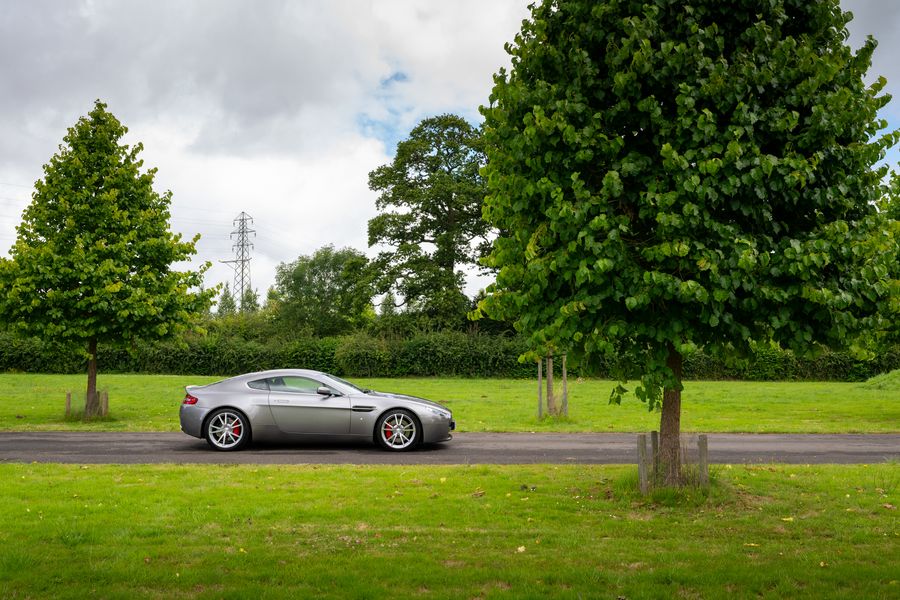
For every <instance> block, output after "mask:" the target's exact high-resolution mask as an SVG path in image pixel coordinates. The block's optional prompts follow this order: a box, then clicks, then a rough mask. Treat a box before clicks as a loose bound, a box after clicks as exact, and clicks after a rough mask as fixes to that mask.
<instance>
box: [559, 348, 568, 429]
mask: <svg viewBox="0 0 900 600" xmlns="http://www.w3.org/2000/svg"><path fill="white" fill-rule="evenodd" d="M562 378H563V391H562V409H561V411H560V412H561V414H562V416H564V417H568V416H569V380H568V375H567V373H566V355H565V354H563V355H562Z"/></svg>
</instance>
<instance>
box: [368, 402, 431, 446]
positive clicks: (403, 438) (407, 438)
mask: <svg viewBox="0 0 900 600" xmlns="http://www.w3.org/2000/svg"><path fill="white" fill-rule="evenodd" d="M421 439H422V433H421V426H420V425H419V421H418V419H416V417H415V415H413V414H412V413H411V412H409V411H408V410H403V409H400V408H398V409H394V410H389V411H387V412H386V413H384V414H383V415H381V418H379V419H378V423H377V424H376V425H375V441H377V442H378V444H379V445H380V446H381V447H382V448H384V449H386V450H393V451H395V452H399V451H403V450H412V449H413V448H415V447H416V446H417V445H419V442H420V441H421Z"/></svg>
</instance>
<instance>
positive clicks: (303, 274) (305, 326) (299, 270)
mask: <svg viewBox="0 0 900 600" xmlns="http://www.w3.org/2000/svg"><path fill="white" fill-rule="evenodd" d="M367 267H368V259H367V258H366V256H365V255H364V254H363V253H362V252H360V251H359V250H355V249H353V248H341V249H340V250H335V249H334V246H324V247H322V248H319V249H318V250H316V251H315V252H313V253H312V254H311V255H308V256H301V257H299V258H298V259H297V260H295V261H294V262H292V263H282V264H280V265H278V267H277V269H276V273H275V282H276V283H275V289H276V292H277V295H278V298H279V303H278V311H279V314H280V316H281V318H282V319H283V320H284V322H285V323H287V325H288V327H290V328H291V330H294V331H297V332H298V333H299V332H311V333H312V334H314V335H340V334H343V333H348V332H350V331H353V330H354V329H357V328H359V327H361V326H363V325H364V324H365V323H366V322H367V321H368V320H369V319H370V318H372V317H373V316H374V309H373V308H372V296H373V292H372V287H371V283H370V278H369V275H368V271H367Z"/></svg>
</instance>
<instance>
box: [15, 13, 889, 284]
mask: <svg viewBox="0 0 900 600" xmlns="http://www.w3.org/2000/svg"><path fill="white" fill-rule="evenodd" d="M528 3H529V0H454V1H453V2H443V1H437V0H293V1H286V0H285V1H280V0H256V1H252V2H251V1H250V0H243V1H239V0H140V1H138V0H0V132H2V135H0V252H4V251H5V250H6V249H8V248H9V247H10V246H11V245H12V243H13V241H14V240H15V235H16V234H15V227H16V225H17V224H18V222H19V219H20V216H21V213H22V210H23V209H24V208H25V206H26V204H27V203H28V202H29V200H30V194H31V189H32V187H33V183H34V181H35V180H37V179H38V178H40V177H41V175H42V166H43V165H44V164H45V163H46V162H47V161H48V159H49V158H50V156H52V154H53V153H54V152H56V150H57V147H58V145H59V144H60V142H61V141H62V138H63V136H64V135H65V132H66V128H67V127H70V126H71V125H72V124H74V123H75V121H76V120H77V119H78V117H80V116H82V115H85V114H86V113H87V112H88V111H89V110H90V109H91V107H92V104H93V101H94V99H96V98H100V99H102V100H103V101H104V102H106V103H107V104H108V105H109V110H111V111H112V112H113V113H114V114H115V115H116V116H117V117H118V118H119V119H120V120H121V121H122V122H123V123H124V124H125V125H126V126H128V128H129V130H130V131H129V134H128V138H127V139H126V141H128V142H129V143H134V142H137V141H140V142H143V144H144V147H145V150H144V153H143V155H142V157H143V158H144V160H145V165H146V166H148V167H149V166H152V167H157V168H158V169H159V172H158V174H157V179H156V182H157V190H159V191H163V190H166V189H170V190H172V192H173V194H174V196H173V202H172V227H173V229H174V230H176V231H180V232H183V233H185V234H186V235H188V236H190V235H193V234H194V233H198V232H199V233H201V234H202V239H201V241H200V243H199V245H198V250H199V252H198V256H197V259H198V260H201V261H206V260H209V261H212V262H213V263H214V266H213V268H212V269H211V270H210V271H209V273H208V274H207V283H208V285H214V284H216V283H220V282H225V281H231V280H232V277H233V274H232V270H231V268H230V267H229V266H228V265H225V264H221V263H220V262H219V261H222V260H229V259H231V258H233V250H232V240H231V239H230V235H229V234H230V233H231V232H232V231H233V229H234V225H233V220H234V218H235V217H236V216H237V215H238V214H239V213H241V212H242V211H245V212H247V213H249V214H250V215H251V216H252V217H253V219H254V223H253V228H254V229H255V231H256V237H255V239H253V240H252V241H253V243H254V248H253V251H252V262H251V274H252V282H253V287H254V288H256V289H258V290H259V292H260V294H261V295H262V296H264V295H265V291H266V289H267V288H268V287H269V286H270V285H271V284H272V283H273V280H274V271H275V266H276V265H277V264H279V263H281V262H289V261H291V260H294V259H296V258H297V256H299V255H301V254H309V253H311V252H313V251H314V250H315V249H316V248H318V247H320V246H323V245H325V244H334V245H335V246H338V247H341V246H352V247H355V248H358V249H361V250H366V246H367V240H366V222H367V221H368V219H370V218H371V217H372V216H374V214H375V211H374V203H375V197H376V196H375V194H374V193H373V192H371V191H369V189H368V187H367V176H368V172H369V171H371V170H372V169H374V168H376V167H378V166H379V165H382V164H384V163H386V162H388V161H389V160H390V159H391V156H392V154H393V152H394V148H395V146H396V143H397V141H398V140H399V139H402V138H403V137H405V135H406V134H407V133H408V132H409V130H410V129H411V128H412V127H413V126H414V125H415V124H416V123H417V122H418V121H419V120H421V119H422V118H424V117H427V116H431V115H435V114H440V113H445V112H453V113H457V114H460V115H462V116H464V117H466V118H467V119H469V120H470V121H472V122H473V123H474V122H477V121H479V120H480V117H479V115H478V111H477V108H478V106H479V105H480V104H482V103H484V102H485V101H486V99H487V96H488V94H489V92H490V89H491V85H492V83H491V76H492V74H493V73H494V72H496V71H497V69H498V68H499V67H501V66H504V65H506V64H508V58H507V56H506V54H505V52H504V50H503V44H504V43H505V42H507V41H510V40H511V39H512V38H513V36H514V35H515V33H516V31H518V29H519V25H520V22H521V20H522V19H523V18H524V17H525V16H526V15H527V12H528V11H527V4H528ZM843 5H844V8H845V9H849V10H852V11H853V13H854V14H855V16H856V18H855V20H854V21H853V22H852V23H851V25H850V32H851V39H850V43H851V45H853V46H854V47H855V46H858V45H859V44H860V43H861V41H862V40H863V39H864V37H865V35H868V34H871V35H874V36H875V37H876V39H878V40H879V47H878V50H877V51H876V55H875V59H874V66H873V69H872V71H871V72H872V74H873V75H874V74H881V75H884V76H886V77H887V78H888V82H889V88H888V89H889V91H891V92H892V93H893V94H894V96H895V97H897V100H896V101H895V102H893V103H892V105H890V106H889V107H888V108H887V109H885V111H884V115H883V116H884V117H885V118H887V119H888V120H889V121H891V123H892V124H893V126H894V127H897V126H900V108H898V107H900V62H898V61H896V60H895V58H894V57H896V56H898V55H900V42H898V41H897V39H896V38H895V37H894V32H896V31H900V2H894V1H893V0H843ZM890 160H891V162H892V163H896V162H897V154H896V153H895V154H894V155H893V156H892V157H890ZM479 283H480V282H478V281H477V280H476V281H473V282H472V283H471V284H470V291H474V289H475V288H477V286H478V285H479Z"/></svg>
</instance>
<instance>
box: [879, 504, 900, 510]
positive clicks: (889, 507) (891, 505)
mask: <svg viewBox="0 0 900 600" xmlns="http://www.w3.org/2000/svg"><path fill="white" fill-rule="evenodd" d="M881 506H882V507H884V508H886V509H888V510H897V507H896V506H894V505H893V504H889V503H887V502H885V503H884V504H882V505H881Z"/></svg>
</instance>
